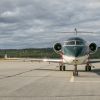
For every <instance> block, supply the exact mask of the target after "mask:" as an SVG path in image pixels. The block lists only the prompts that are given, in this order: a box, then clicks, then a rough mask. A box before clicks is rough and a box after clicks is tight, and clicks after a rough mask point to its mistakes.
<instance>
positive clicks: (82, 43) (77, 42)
mask: <svg viewBox="0 0 100 100" xmlns="http://www.w3.org/2000/svg"><path fill="white" fill-rule="evenodd" d="M64 45H84V42H83V41H79V40H72V41H66V42H65V43H64Z"/></svg>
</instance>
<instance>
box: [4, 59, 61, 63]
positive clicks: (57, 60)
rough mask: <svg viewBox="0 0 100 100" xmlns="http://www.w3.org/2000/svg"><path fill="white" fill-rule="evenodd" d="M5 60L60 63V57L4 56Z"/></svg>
mask: <svg viewBox="0 0 100 100" xmlns="http://www.w3.org/2000/svg"><path fill="white" fill-rule="evenodd" d="M5 60H21V61H31V62H54V63H61V62H62V59H48V58H40V59H38V58H6V59H5Z"/></svg>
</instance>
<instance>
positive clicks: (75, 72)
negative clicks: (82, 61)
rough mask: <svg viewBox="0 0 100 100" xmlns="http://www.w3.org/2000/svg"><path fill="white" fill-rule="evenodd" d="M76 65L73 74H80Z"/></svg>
mask: <svg viewBox="0 0 100 100" xmlns="http://www.w3.org/2000/svg"><path fill="white" fill-rule="evenodd" d="M74 67H75V68H74V71H73V76H78V70H77V65H74Z"/></svg>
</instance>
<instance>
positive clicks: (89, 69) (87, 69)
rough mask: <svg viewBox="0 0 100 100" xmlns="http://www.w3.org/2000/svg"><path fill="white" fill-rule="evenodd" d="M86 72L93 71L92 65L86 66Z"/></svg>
mask: <svg viewBox="0 0 100 100" xmlns="http://www.w3.org/2000/svg"><path fill="white" fill-rule="evenodd" d="M85 71H91V65H90V64H89V63H87V65H86V66H85Z"/></svg>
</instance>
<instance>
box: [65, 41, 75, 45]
mask: <svg viewBox="0 0 100 100" xmlns="http://www.w3.org/2000/svg"><path fill="white" fill-rule="evenodd" d="M65 44H66V45H75V41H67V42H66V43H65Z"/></svg>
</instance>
